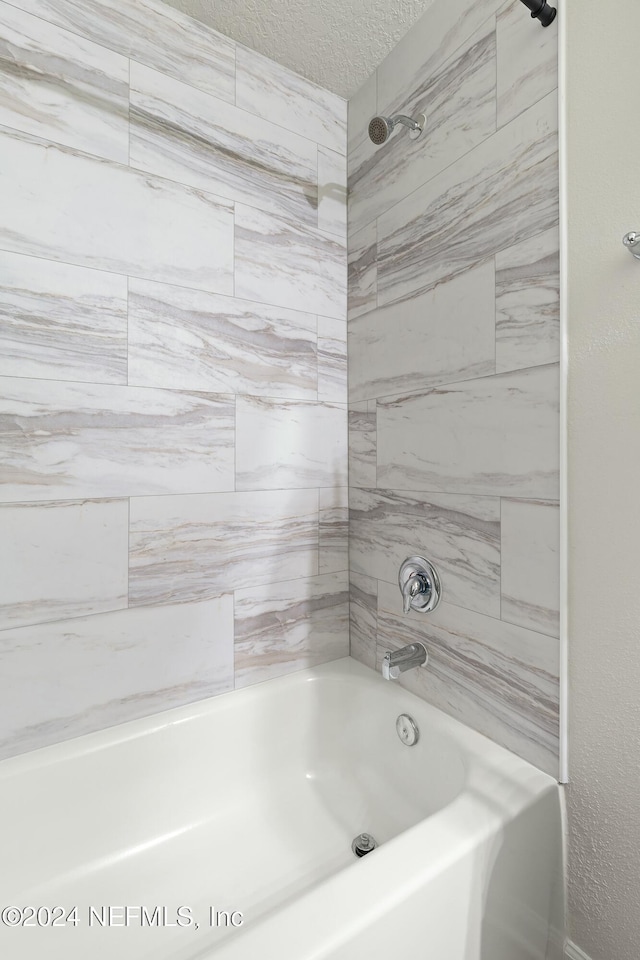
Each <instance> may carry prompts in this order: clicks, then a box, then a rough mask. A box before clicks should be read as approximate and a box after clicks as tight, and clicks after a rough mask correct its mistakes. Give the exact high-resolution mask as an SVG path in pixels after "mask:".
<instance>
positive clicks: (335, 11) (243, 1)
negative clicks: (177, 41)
mask: <svg viewBox="0 0 640 960" xmlns="http://www.w3.org/2000/svg"><path fill="white" fill-rule="evenodd" d="M166 2H167V3H169V4H170V5H171V6H172V7H176V8H177V9H178V10H182V11H183V12H184V13H188V14H189V15H190V16H192V17H195V18H196V19H197V20H201V21H202V22H203V23H207V24H209V25H210V26H212V27H215V29H216V30H219V31H220V32H221V33H224V34H226V35H227V36H228V37H231V38H232V39H233V40H237V41H239V42H240V43H243V44H245V45H246V46H248V47H251V48H252V49H253V50H258V51H259V52H260V53H263V54H264V55H265V56H267V57H271V59H272V60H276V61H277V62H278V63H281V64H283V65H284V66H285V67H290V69H291V70H295V72H296V73H301V74H302V75H303V76H304V77H308V79H309V80H313V81H315V83H319V84H320V86H322V87H326V89H327V90H332V91H333V92H334V93H337V94H339V95H340V96H341V97H345V98H346V99H349V98H350V97H352V96H353V94H354V93H355V92H356V90H357V89H358V88H359V87H360V86H361V85H362V84H363V83H364V81H365V80H366V79H367V77H368V76H369V75H370V74H371V73H373V71H374V70H375V68H376V67H377V66H378V64H379V63H380V62H381V61H382V60H383V59H384V57H385V56H386V55H387V53H389V51H390V50H391V49H392V48H393V47H394V46H395V44H396V43H397V42H398V40H399V39H400V38H401V37H403V36H404V34H405V33H407V31H408V30H409V28H410V27H411V25H412V24H413V23H414V22H415V21H416V20H417V19H418V17H419V16H420V14H421V13H423V11H424V10H426V9H427V7H429V6H430V5H431V3H432V0H166Z"/></svg>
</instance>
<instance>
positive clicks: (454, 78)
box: [349, 17, 496, 230]
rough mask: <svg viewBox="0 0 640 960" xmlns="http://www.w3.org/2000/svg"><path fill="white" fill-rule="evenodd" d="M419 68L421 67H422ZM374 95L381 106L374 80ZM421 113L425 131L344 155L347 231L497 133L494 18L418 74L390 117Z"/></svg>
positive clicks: (366, 145) (382, 94)
mask: <svg viewBox="0 0 640 960" xmlns="http://www.w3.org/2000/svg"><path fill="white" fill-rule="evenodd" d="M422 64H424V61H422ZM378 96H379V98H380V99H381V102H382V101H383V100H385V91H384V84H383V83H382V81H379V91H378ZM387 112H389V113H391V114H393V113H397V112H401V113H404V114H408V115H410V116H417V115H418V114H424V115H425V116H426V118H427V123H426V132H425V134H424V135H423V136H422V137H421V138H420V139H419V140H412V139H411V138H410V137H409V136H408V134H407V132H406V131H401V132H400V133H396V134H395V135H394V136H393V137H392V138H391V139H390V140H389V141H388V142H387V143H386V144H384V145H383V146H381V147H374V146H373V144H371V143H370V142H368V140H367V141H363V142H362V143H360V144H359V146H358V147H357V148H356V149H355V150H354V151H353V152H352V154H351V155H350V157H349V195H350V204H349V221H350V230H358V229H360V228H361V227H362V226H363V225H364V224H366V223H368V222H369V221H371V220H372V219H374V218H375V217H379V216H380V215H381V214H382V213H384V212H385V211H386V210H388V209H389V207H391V206H392V205H393V204H395V203H398V201H401V200H403V199H404V198H406V197H407V196H408V195H409V194H411V193H412V192H413V191H414V190H416V189H417V188H418V187H420V186H421V185H422V184H424V183H426V182H427V181H429V180H432V179H433V178H434V177H435V176H436V175H437V174H438V173H440V171H442V170H444V168H445V167H448V166H450V164H451V163H453V162H454V161H455V160H457V159H458V158H459V157H462V156H463V155H464V154H466V153H468V152H469V150H471V149H472V148H473V147H475V146H477V145H478V144H479V143H482V141H483V140H486V139H487V138H488V137H490V136H491V135H492V134H493V133H495V129H496V36H495V20H494V18H493V17H491V18H490V19H489V20H486V21H485V22H484V23H483V24H482V26H481V27H480V29H479V30H477V31H476V32H475V33H474V34H473V35H471V36H470V37H469V39H468V40H467V42H466V44H465V45H464V46H463V47H461V48H460V49H459V50H458V51H456V53H455V54H454V55H453V56H452V57H451V58H450V59H449V60H447V61H446V62H445V63H444V64H442V65H441V66H438V67H436V68H434V67H432V66H431V65H429V68H428V69H427V70H425V68H424V66H423V65H421V68H420V70H419V71H418V72H417V74H416V76H415V77H414V78H413V79H412V82H411V85H410V86H408V87H407V88H406V89H403V90H402V93H401V97H400V100H399V103H398V104H397V105H394V106H393V107H392V108H390V110H389V111H387Z"/></svg>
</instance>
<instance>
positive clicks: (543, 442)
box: [378, 364, 559, 500]
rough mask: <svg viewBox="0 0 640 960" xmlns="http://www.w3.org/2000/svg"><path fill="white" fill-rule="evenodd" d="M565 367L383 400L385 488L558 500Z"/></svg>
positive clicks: (382, 483) (380, 448) (380, 434)
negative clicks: (561, 387)
mask: <svg viewBox="0 0 640 960" xmlns="http://www.w3.org/2000/svg"><path fill="white" fill-rule="evenodd" d="M558 476H559V371H558V365H557V364H549V365H548V366H542V367H532V368H531V369H529V370H518V371H515V372H513V373H503V374H500V375H498V376H495V377H483V378H482V379H480V380H467V381H463V382H461V383H452V384H448V385H446V386H442V387H434V388H433V389H432V390H428V391H426V392H424V393H422V394H418V395H415V396H408V397H399V398H397V399H389V400H382V401H381V400H379V401H378V485H379V486H381V487H384V488H388V489H395V490H433V491H440V492H443V493H476V494H485V495H490V496H512V497H525V498H539V499H543V500H555V499H557V498H558V490H559V479H558Z"/></svg>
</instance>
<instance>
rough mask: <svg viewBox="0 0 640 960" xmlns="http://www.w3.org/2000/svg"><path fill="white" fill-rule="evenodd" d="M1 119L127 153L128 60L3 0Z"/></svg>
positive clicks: (80, 144) (98, 150)
mask: <svg viewBox="0 0 640 960" xmlns="http://www.w3.org/2000/svg"><path fill="white" fill-rule="evenodd" d="M0 75H1V76H2V89H1V90H0V124H2V125H3V126H6V127H13V128H15V129H16V130H21V131H23V132H24V133H30V134H35V135H36V136H40V137H46V138H47V139H49V140H53V141H55V142H57V143H64V144H66V145H67V146H69V147H74V148H76V149H78V150H84V151H86V152H87V153H95V154H97V155H98V156H100V157H105V158H107V159H109V160H117V161H119V162H120V163H127V162H128V159H129V62H128V60H127V59H126V58H125V57H122V56H120V55H119V54H117V53H113V52H112V51H111V50H107V49H105V47H103V46H99V45H98V44H95V43H91V42H90V41H88V40H83V39H82V38H80V37H78V36H77V35H75V34H72V33H69V32H68V31H66V30H61V29H60V28H59V27H56V26H54V25H53V24H51V23H47V22H46V21H45V20H42V19H40V18H39V17H33V16H30V15H29V14H27V13H24V12H22V11H21V10H17V9H16V7H15V6H13V5H11V6H10V5H9V4H8V3H4V2H2V3H0Z"/></svg>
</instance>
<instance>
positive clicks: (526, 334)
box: [496, 227, 560, 373]
mask: <svg viewBox="0 0 640 960" xmlns="http://www.w3.org/2000/svg"><path fill="white" fill-rule="evenodd" d="M559 242H560V241H559V236H558V229H557V227H552V228H551V230H547V231H545V233H542V234H540V235H539V236H537V237H532V238H531V239H530V240H525V241H524V242H523V243H518V244H516V245H515V246H513V247H509V248H508V249H507V250H503V251H502V252H501V253H499V254H498V255H497V256H496V370H497V372H498V373H501V372H502V371H504V370H516V369H518V368H519V367H533V366H536V365H538V364H543V363H554V362H555V361H558V360H559V359H560V254H559Z"/></svg>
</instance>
